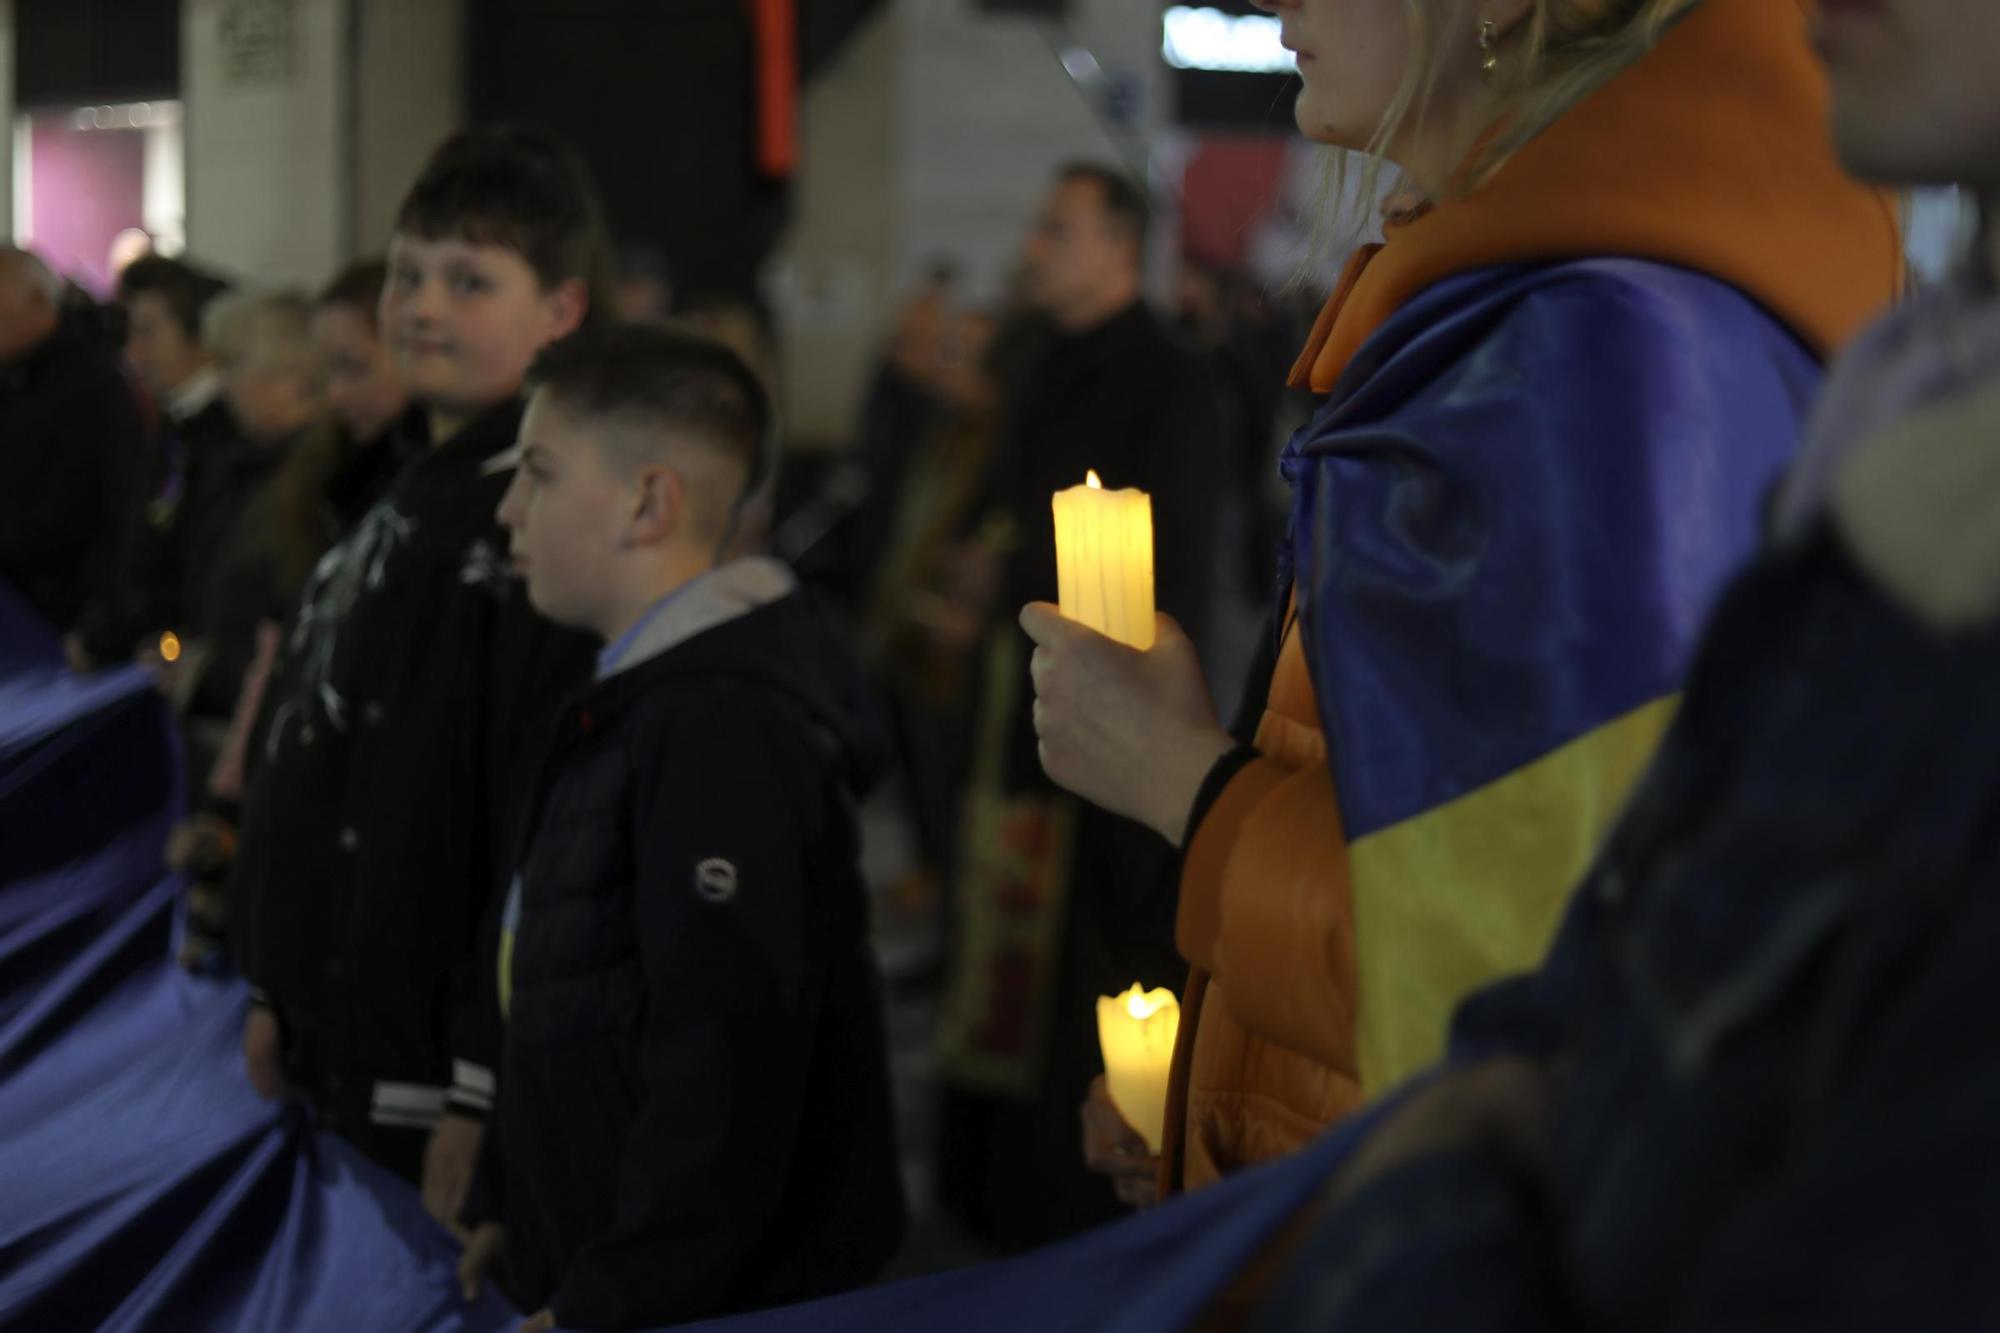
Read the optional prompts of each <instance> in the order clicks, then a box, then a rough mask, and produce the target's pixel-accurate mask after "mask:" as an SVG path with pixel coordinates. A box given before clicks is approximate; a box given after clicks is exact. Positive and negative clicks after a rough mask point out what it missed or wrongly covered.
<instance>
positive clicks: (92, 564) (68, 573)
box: [0, 246, 143, 632]
mask: <svg viewBox="0 0 2000 1333" xmlns="http://www.w3.org/2000/svg"><path fill="white" fill-rule="evenodd" d="M62 298H63V284H62V280H61V279H60V278H58V277H57V276H56V274H55V273H54V272H52V271H51V270H50V269H49V267H48V266H47V265H46V264H44V263H43V262H42V261H41V260H40V259H38V258H36V257H35V256H34V255H32V254H30V253H29V252H27V251H26V250H20V249H15V248H13V247H11V246H8V247H0V581H5V582H7V583H10V584H12V585H13V586H14V587H15V589H16V590H17V591H19V592H20V593H21V594H22V595H23V596H24V597H26V598H27V600H28V602H29V604H30V605H32V606H33V607H34V608H35V610H36V611H37V612H39V613H40V614H41V615H42V617H43V618H44V619H46V620H47V621H48V622H49V623H50V625H51V626H53V627H54V628H55V629H57V630H59V631H64V632H67V631H68V630H70V629H71V628H73V627H74V625H75V624H76V622H77V620H78V618H79V617H80V615H81V614H82V611H83V608H84V607H85V605H86V604H88V603H89V602H90V601H91V600H92V599H93V598H95V597H96V596H97V595H99V594H100V593H101V592H102V590H103V589H104V587H105V585H106V584H107V583H108V582H109V580H110V578H111V577H112V574H113V569H112V565H111V560H112V556H113V554H114V552H115V550H116V541H115V538H116V536H117V531H118V525H119V517H120V514H121V513H122V512H125V511H127V510H129V508H130V506H131V504H132V500H133V497H134V496H135V495H136V477H137V470H138V464H139V457H140V447H141V446H140V441H141V438H142V434H143V428H142V426H141V424H140V418H139V407H138V404H137V402H135V401H134V399H133V396H132V391H131V388H130V386H129V385H127V383H126V382H125V377H124V375H123V374H121V373H120V371H119V368H118V361H117V354H116V352H115V350H114V349H113V348H111V347H110V346H109V345H108V344H107V343H106V342H105V341H104V339H103V337H102V336H101V334H100V333H99V331H98V330H96V329H95V328H94V327H92V325H91V322H90V319H89V314H88V312H86V311H83V310H70V309H65V307H64V305H63V299H62Z"/></svg>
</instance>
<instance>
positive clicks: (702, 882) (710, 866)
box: [694, 856, 736, 903]
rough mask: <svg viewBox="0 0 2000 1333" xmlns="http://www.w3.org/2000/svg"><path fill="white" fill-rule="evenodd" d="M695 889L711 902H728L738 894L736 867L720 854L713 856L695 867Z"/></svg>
mask: <svg viewBox="0 0 2000 1333" xmlns="http://www.w3.org/2000/svg"><path fill="white" fill-rule="evenodd" d="M694 891H695V892H696V893H698V894H700V895H701V896H702V898H703V899H704V900H705V901H707V902H711V903H726V902H728V901H729V900H730V899H731V898H734V897H735V896H736V867H735V865H733V864H732V863H730V862H728V861H725V860H723V859H722V858H721V857H719V856H711V857H709V858H708V860H706V861H703V862H702V863H701V864H700V865H698V866H696V867H695V868H694Z"/></svg>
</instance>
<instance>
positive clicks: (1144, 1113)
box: [1097, 984, 1181, 1154]
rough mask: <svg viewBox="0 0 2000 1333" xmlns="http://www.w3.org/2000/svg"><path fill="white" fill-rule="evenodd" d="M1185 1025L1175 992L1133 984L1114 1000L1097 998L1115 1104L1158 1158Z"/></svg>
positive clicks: (1100, 1036) (1099, 1032)
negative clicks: (1177, 1041) (1169, 1077)
mask: <svg viewBox="0 0 2000 1333" xmlns="http://www.w3.org/2000/svg"><path fill="white" fill-rule="evenodd" d="M1180 1025H1181V1006H1180V1001H1178V1000H1176V999H1175V998H1174V993H1173V992H1172V991H1169V990H1152V991H1141V990H1140V989H1139V987H1138V986H1137V985H1136V984H1134V985H1133V987H1132V989H1130V990H1128V991H1126V992H1125V993H1124V994H1123V995H1120V996H1118V997H1116V998H1115V999H1114V998H1113V997H1111V996H1109V995H1100V996H1098V997H1097V1040H1098V1043H1099V1045H1100V1046H1102V1047H1103V1050H1104V1075H1105V1081H1106V1082H1107V1083H1108V1084H1109V1085H1110V1088H1111V1100H1112V1101H1113V1102H1114V1103H1116V1104H1117V1107H1118V1112H1119V1114H1120V1115H1122V1116H1124V1117H1125V1119H1126V1121H1127V1123H1129V1124H1130V1125H1131V1126H1132V1128H1134V1129H1136V1130H1138V1131H1139V1133H1140V1135H1141V1136H1142V1137H1143V1138H1144V1139H1145V1140H1146V1146H1147V1147H1148V1148H1150V1149H1152V1151H1153V1152H1154V1153H1155V1154H1157V1153H1158V1152H1159V1151H1160V1141H1161V1139H1162V1138H1164V1137H1165V1133H1166V1119H1167V1073H1168V1071H1169V1070H1170V1069H1171V1068H1172V1066H1173V1061H1174V1038H1175V1036H1176V1035H1177V1034H1178V1033H1179V1031H1180Z"/></svg>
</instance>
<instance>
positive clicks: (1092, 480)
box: [1083, 471, 1104, 491]
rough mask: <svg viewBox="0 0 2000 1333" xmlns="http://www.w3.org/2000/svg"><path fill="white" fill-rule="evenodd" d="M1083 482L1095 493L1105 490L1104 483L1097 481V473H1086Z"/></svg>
mask: <svg viewBox="0 0 2000 1333" xmlns="http://www.w3.org/2000/svg"><path fill="white" fill-rule="evenodd" d="M1083 480H1084V483H1085V484H1086V485H1088V486H1089V487H1090V489H1091V490H1093V491H1101V490H1103V489H1104V483H1103V482H1101V481H1099V480H1098V479H1097V473H1096V472H1095V471H1092V472H1089V473H1086V474H1085V475H1084V478H1083Z"/></svg>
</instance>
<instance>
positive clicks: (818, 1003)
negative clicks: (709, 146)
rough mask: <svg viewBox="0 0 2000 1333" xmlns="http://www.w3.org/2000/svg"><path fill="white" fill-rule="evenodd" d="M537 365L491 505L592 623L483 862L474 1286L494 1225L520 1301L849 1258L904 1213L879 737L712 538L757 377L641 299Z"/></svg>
mask: <svg viewBox="0 0 2000 1333" xmlns="http://www.w3.org/2000/svg"><path fill="white" fill-rule="evenodd" d="M533 382H534V383H535V384H536V386H537V387H536V389H535V392H534V395H533V397H532V398H531V400H530V402H529V406H528V412H527V416H526V418H525V419H524V420H523V423H522V432H521V450H520V455H519V464H518V470H517V471H516V473H515V475H514V482H513V486H512V488H511V489H510V490H509V491H508V493H507V498H506V500H505V502H504V503H503V505H502V506H501V509H500V517H501V521H502V522H503V523H505V524H506V526H507V528H508V531H509V533H510V535H511V538H512V552H513V559H514V566H515V568H516V569H517V570H518V571H520V572H521V573H522V574H523V575H524V576H525V577H526V579H527V582H528V590H529V597H530V600H531V601H532V602H533V603H534V605H535V607H536V608H537V609H538V610H540V611H541V612H542V613H543V614H544V615H546V616H548V617H549V618H550V619H552V620H555V621H558V622H559V623H563V624H567V625H572V626H575V627H577V628H579V629H583V630H586V631H588V632H589V633H590V634H592V635H594V636H595V637H596V638H598V639H600V640H603V641H604V642H605V643H606V644H608V646H607V647H606V648H605V649H604V651H603V652H602V653H601V654H600V655H599V658H598V667H597V680H596V682H595V683H594V684H593V685H591V686H590V687H589V688H588V689H587V690H585V691H584V692H583V693H582V694H581V695H579V696H578V697H577V698H575V699H573V700H572V701H571V702H570V703H569V704H568V705H567V706H566V707H565V709H564V711H563V713H562V716H561V718H560V719H559V723H558V730H557V733H556V737H555V742H554V746H553V749H552V751H551V753H550V755H549V757H548V758H547V759H546V760H545V762H544V764H543V766H542V771H541V777H540V779H539V781H538V782H537V783H536V786H535V794H534V799H533V801H532V803H531V804H530V807H529V823H528V840H527V843H526V850H525V852H524V854H523V857H522V860H521V863H520V871H519V874H518V875H517V877H516V878H515V881H514V884H513V887H512V889H511V890H510V892H509V898H508V902H507V907H506V912H505V924H504V926H503V930H502V937H501V940H500V942H499V946H498V954H499V966H498V969H497V974H498V990H499V994H500V1000H501V1007H502V1010H503V1012H504V1014H505V1016H506V1020H507V1023H506V1039H505V1058H504V1062H503V1064H502V1069H501V1076H500V1087H499V1096H498V1106H497V1109H496V1111H495V1119H494V1128H493V1132H492V1135H491V1136H490V1138H489V1143H488V1151H487V1153H486V1154H485V1155H484V1157H483V1159H482V1163H481V1171H480V1175H479V1181H478V1185H477V1186H476V1188H475V1190H474V1194H473V1199H472V1201H471V1202H470V1203H469V1205H468V1207H467V1210H466V1213H465V1215H464V1218H463V1220H464V1221H465V1223H466V1224H467V1225H468V1226H470V1227H471V1228H473V1230H472V1235H471V1240H470V1242H469V1244H468V1248H467V1255H466V1261H465V1270H464V1271H465V1276H466V1279H467V1282H468V1284H473V1283H476V1281H477V1279H478V1277H479V1276H480V1274H481V1273H482V1272H483V1271H484V1270H486V1269H487V1268H488V1267H490V1266H491V1265H492V1263H493V1262H494V1258H495V1256H496V1254H497V1252H498V1250H499V1246H500V1239H501V1236H502V1235H503V1234H504V1239H505V1256H506V1267H507V1271H508V1274H509V1285H510V1287H511V1288H512V1292H513V1294H514V1296H515V1298H516V1299H517V1300H518V1301H520V1302H521V1303H522V1304H523V1305H524V1306H525V1307H526V1308H528V1309H540V1310H542V1312H543V1313H542V1315H541V1316H539V1317H540V1318H541V1320H542V1321H543V1323H544V1324H545V1325H546V1323H547V1322H548V1321H549V1320H550V1319H553V1320H554V1321H555V1322H556V1323H557V1324H559V1325H561V1326H563V1327H573V1328H610V1329H616V1328H641V1327H651V1326H654V1325H659V1324H669V1323H679V1322H681V1321H683V1320H688V1319H695V1318H699V1317H702V1316H707V1315H714V1314H720V1313H725V1312H730V1311H737V1310H744V1309H753V1308H757V1307H761V1306H767V1305H776V1304H782V1303H786V1302H790V1301H795V1300H799V1299H802V1298H805V1297H809V1296H813V1295H817V1294H822V1293H828V1292H835V1291H840V1290H844V1289H846V1288H849V1287H853V1286H857V1285H859V1284H861V1283H863V1282H865V1281H867V1280H869V1279H870V1278H872V1277H873V1276H874V1275H875V1274H876V1273H877V1272H878V1271H879V1270H880V1269H881V1268H882V1266H883V1265H884V1264H885V1263H886V1262H887V1261H888V1259H889V1258H890V1256H891V1255H892V1253H893V1252H894V1250H895V1248H896V1246H897V1243H898V1241H899V1239H900V1237H901V1233H902V1228H903V1221H904V1217H903V1200H902V1193H901V1188H900V1185H899V1182H898V1178H897V1162H896V1153H895V1145H894V1134H893V1126H892V1120H891V1110H890V1096H889V1086H888V1070H887V1060H886V1050H885V1041H884V1036H883V1028H882V1015H881V1008H880V1001H879V985H878V981H877V977H876V972H875V966H874V962H873V958H872V955H871V953H870V948H869V942H868V936H867V910H866V902H865V895H864V889H863V885H862V882H861V877H860V872H859V868H858V865H857V860H856V854H857V851H858V838H857V832H856V826H855V819H854V799H855V797H856V795H857V794H858V793H860V792H861V791H862V790H863V789H864V788H865V787H866V785H867V784H868V782H869V781H870V780H871V779H872V778H873V777H874V776H875V773H874V768H875V764H876V761H877V755H878V753H879V749H878V747H877V745H876V743H875V737H874V735H873V732H872V728H871V727H870V726H869V725H868V722H867V718H866V713H865V710H864V709H863V707H862V706H861V703H860V700H861V687H860V681H859V676H858V673H857V670H856V668H855V667H854V665H853V664H852V663H851V662H850V660H849V658H848V655H847V653H846V652H845V651H844V650H843V649H842V647H841V646H840V645H839V644H838V643H837V641H836V640H835V639H834V637H833V636H832V634H831V632H830V630H829V628H828V626H827V625H826V624H825V622H824V621H823V620H822V619H821V617H820V615H819V614H818V613H817V611H816V609H815V606H814V604H813V603H812V602H811V601H810V600H809V599H808V598H807V597H806V596H804V595H803V594H802V593H800V592H799V591H798V589H797V585H796V584H795V583H794V581H793V579H792V576H791V574H790V572H789V571H788V570H787V569H786V568H785V567H784V566H782V565H780V564H778V563H777V562H776V561H774V560H770V559H767V558H747V559H738V560H727V559H726V557H725V556H724V555H723V552H725V551H726V550H727V549H728V548H729V546H730V545H731V540H732V537H733V536H734V528H735V526H736V523H737V520H738V518H739V516H740V514H741V512H742V509H743V506H744V504H745V502H746V500H747V499H748V497H750V496H752V495H754V494H756V493H757V492H758V491H759V489H760V487H761V485H762V483H763V481H764V480H765V473H766V471H767V470H768V463H767V462H766V461H765V451H766V446H765V443H764V441H765V437H766V436H767V435H768V433H769V430H770V421H769V411H768V408H767V407H766V404H765V401H764V395H763V391H762V389H761V388H760V387H759V385H758V383H757V381H756V379H755V378H754V377H753V376H752V375H751V373H750V372H749V371H748V369H746V368H745V367H744V366H743V364H742V363H741V362H740V361H739V360H737V358H736V357H735V356H734V355H733V354H732V353H730V352H728V351H727V350H725V349H723V348H721V347H719V346H717V345H714V344H710V343H706V342H702V341H698V340H694V339H689V338H686V337H683V336H680V335H676V334H672V333H669V332H666V331H663V330H654V329H642V328H637V327H633V328H625V329H620V330H616V331H612V332H607V333H601V334H591V333H585V334H582V335H579V336H578V337H577V338H574V339H571V340H569V341H567V342H565V343H562V344H559V345H557V346H556V347H554V348H552V349H550V351H549V352H548V353H546V354H544V356H543V358H542V360H541V362H540V363H539V364H538V366H537V369H536V372H535V374H534V376H533ZM496 1224H504V1233H503V1229H502V1226H501V1225H496Z"/></svg>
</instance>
